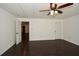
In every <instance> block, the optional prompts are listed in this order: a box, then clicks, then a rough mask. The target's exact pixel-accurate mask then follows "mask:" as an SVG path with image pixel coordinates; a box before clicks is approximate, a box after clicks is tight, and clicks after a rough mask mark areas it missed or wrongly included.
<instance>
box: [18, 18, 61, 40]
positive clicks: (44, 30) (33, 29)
mask: <svg viewBox="0 0 79 59" xmlns="http://www.w3.org/2000/svg"><path fill="white" fill-rule="evenodd" d="M18 19H19V20H20V21H24V22H26V21H27V22H28V21H29V26H30V27H29V30H30V31H29V32H30V39H29V40H30V41H35V40H53V39H55V23H56V22H61V20H57V19H39V18H18ZM59 30H60V29H59ZM59 39H60V38H59Z"/></svg>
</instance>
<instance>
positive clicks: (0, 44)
mask: <svg viewBox="0 0 79 59" xmlns="http://www.w3.org/2000/svg"><path fill="white" fill-rule="evenodd" d="M15 20H16V19H15V17H14V16H12V15H11V14H9V13H8V12H7V11H5V10H3V9H1V8H0V55H1V54H2V53H4V52H5V51H6V50H7V49H8V48H10V47H11V46H12V45H14V43H15Z"/></svg>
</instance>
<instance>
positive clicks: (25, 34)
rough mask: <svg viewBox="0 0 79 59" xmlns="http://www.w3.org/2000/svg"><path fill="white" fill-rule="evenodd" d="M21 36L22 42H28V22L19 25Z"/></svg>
mask: <svg viewBox="0 0 79 59" xmlns="http://www.w3.org/2000/svg"><path fill="white" fill-rule="evenodd" d="M21 34H22V35H21V36H22V41H23V42H28V41H29V22H22V23H21Z"/></svg>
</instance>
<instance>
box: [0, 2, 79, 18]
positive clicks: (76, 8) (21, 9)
mask: <svg viewBox="0 0 79 59" xmlns="http://www.w3.org/2000/svg"><path fill="white" fill-rule="evenodd" d="M61 4H62V3H58V5H61ZM0 7H1V8H3V9H5V10H6V11H8V12H9V13H11V14H13V15H15V16H16V17H17V18H27V17H29V18H57V19H63V18H68V17H71V16H74V15H78V14H79V4H78V3H74V5H72V6H69V7H66V8H63V9H60V10H62V11H63V14H58V15H56V16H54V17H53V16H50V15H49V16H48V15H47V14H48V12H47V11H46V12H39V11H40V10H43V9H49V3H0Z"/></svg>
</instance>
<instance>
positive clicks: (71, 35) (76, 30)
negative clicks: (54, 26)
mask: <svg viewBox="0 0 79 59" xmlns="http://www.w3.org/2000/svg"><path fill="white" fill-rule="evenodd" d="M63 28H64V30H63V31H64V39H65V40H67V41H69V42H72V43H74V44H77V45H79V15H76V16H72V17H70V18H67V19H64V21H63Z"/></svg>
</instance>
